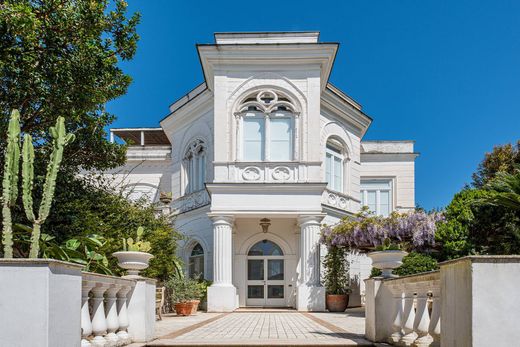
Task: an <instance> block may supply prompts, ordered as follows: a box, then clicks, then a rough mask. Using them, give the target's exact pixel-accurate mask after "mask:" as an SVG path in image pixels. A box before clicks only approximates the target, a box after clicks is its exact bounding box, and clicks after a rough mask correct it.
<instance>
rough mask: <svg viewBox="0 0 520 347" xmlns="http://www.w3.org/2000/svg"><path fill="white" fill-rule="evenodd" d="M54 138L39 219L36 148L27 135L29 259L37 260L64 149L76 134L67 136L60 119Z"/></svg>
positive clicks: (25, 198)
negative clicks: (30, 225)
mask: <svg viewBox="0 0 520 347" xmlns="http://www.w3.org/2000/svg"><path fill="white" fill-rule="evenodd" d="M49 130H50V133H51V136H52V153H51V157H50V161H49V163H48V164H47V174H46V176H45V183H44V184H43V195H42V200H41V202H40V208H39V211H38V217H37V218H36V216H35V215H34V212H33V200H32V188H33V178H34V165H33V163H34V147H33V143H32V138H31V136H30V135H28V134H26V135H25V136H24V143H23V167H22V175H23V185H22V186H23V204H24V210H25V214H26V216H27V219H29V221H31V222H32V223H33V231H32V234H31V249H30V252H29V258H37V257H38V253H39V251H40V230H41V225H42V224H43V223H44V222H45V219H47V217H48V216H49V212H50V209H51V204H52V199H53V198H54V189H55V187H56V177H57V175H58V171H59V169H60V164H61V160H62V159H63V149H64V148H65V146H66V145H67V144H69V143H71V142H72V141H74V134H67V131H66V129H65V119H64V118H63V117H58V120H57V121H56V126H54V127H51V128H50V129H49Z"/></svg>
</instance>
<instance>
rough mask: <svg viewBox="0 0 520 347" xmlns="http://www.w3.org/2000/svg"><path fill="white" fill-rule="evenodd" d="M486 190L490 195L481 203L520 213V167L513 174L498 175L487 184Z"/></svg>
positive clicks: (502, 173) (503, 173)
mask: <svg viewBox="0 0 520 347" xmlns="http://www.w3.org/2000/svg"><path fill="white" fill-rule="evenodd" d="M485 189H486V190H487V191H488V192H489V193H490V194H489V195H487V196H486V197H485V198H484V199H482V200H481V201H479V203H482V204H484V205H492V206H501V207H503V208H506V209H510V210H512V211H517V212H520V165H518V166H517V167H516V169H515V171H514V172H513V173H508V172H499V173H497V174H496V176H495V178H493V179H492V180H491V181H489V182H488V183H487V184H486V186H485Z"/></svg>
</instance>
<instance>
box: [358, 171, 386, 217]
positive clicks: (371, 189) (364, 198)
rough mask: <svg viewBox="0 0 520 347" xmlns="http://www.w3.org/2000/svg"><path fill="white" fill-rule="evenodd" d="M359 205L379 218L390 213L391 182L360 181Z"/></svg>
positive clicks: (376, 180) (377, 180)
mask: <svg viewBox="0 0 520 347" xmlns="http://www.w3.org/2000/svg"><path fill="white" fill-rule="evenodd" d="M361 204H362V205H363V206H367V207H368V208H369V210H370V211H372V212H374V213H375V214H377V215H379V216H384V217H386V216H388V215H389V214H390V213H392V181H391V180H379V179H373V180H361Z"/></svg>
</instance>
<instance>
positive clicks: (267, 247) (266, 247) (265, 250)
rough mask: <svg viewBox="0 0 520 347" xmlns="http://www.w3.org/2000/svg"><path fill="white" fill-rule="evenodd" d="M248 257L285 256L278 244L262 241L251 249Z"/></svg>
mask: <svg viewBox="0 0 520 347" xmlns="http://www.w3.org/2000/svg"><path fill="white" fill-rule="evenodd" d="M247 255H283V252H282V249H281V248H280V247H278V245H277V244H276V243H274V242H271V241H269V240H262V241H260V242H258V243H256V244H255V245H254V246H253V247H251V249H250V250H249V253H247Z"/></svg>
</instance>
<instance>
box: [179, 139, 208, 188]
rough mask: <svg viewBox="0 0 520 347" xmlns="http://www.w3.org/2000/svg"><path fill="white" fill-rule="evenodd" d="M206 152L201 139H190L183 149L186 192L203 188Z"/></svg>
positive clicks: (204, 144)
mask: <svg viewBox="0 0 520 347" xmlns="http://www.w3.org/2000/svg"><path fill="white" fill-rule="evenodd" d="M207 152H208V151H207V146H206V143H205V142H204V140H202V139H195V140H193V141H191V142H190V144H189V145H188V146H187V148H186V150H185V151H184V157H183V164H184V168H185V172H186V188H185V192H186V194H189V193H193V192H196V191H199V190H201V189H204V183H205V182H206V157H207Z"/></svg>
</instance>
